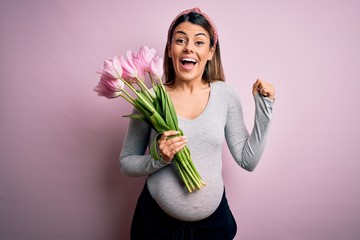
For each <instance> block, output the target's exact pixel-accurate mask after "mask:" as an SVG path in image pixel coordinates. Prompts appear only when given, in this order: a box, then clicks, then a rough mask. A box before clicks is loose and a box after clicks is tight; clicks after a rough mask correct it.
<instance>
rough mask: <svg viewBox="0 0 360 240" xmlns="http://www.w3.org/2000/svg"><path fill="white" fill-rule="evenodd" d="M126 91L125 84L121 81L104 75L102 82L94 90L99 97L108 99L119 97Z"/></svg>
mask: <svg viewBox="0 0 360 240" xmlns="http://www.w3.org/2000/svg"><path fill="white" fill-rule="evenodd" d="M123 90H124V82H123V81H122V80H120V79H115V78H110V77H108V76H107V75H102V76H101V78H100V82H99V83H98V85H97V86H96V87H95V88H94V91H95V92H97V94H98V96H103V97H106V98H116V97H119V96H120V94H121V92H122V91H123Z"/></svg>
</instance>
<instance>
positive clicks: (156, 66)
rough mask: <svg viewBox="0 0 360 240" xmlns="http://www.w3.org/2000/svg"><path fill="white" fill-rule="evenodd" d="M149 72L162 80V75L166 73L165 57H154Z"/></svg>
mask: <svg viewBox="0 0 360 240" xmlns="http://www.w3.org/2000/svg"><path fill="white" fill-rule="evenodd" d="M149 72H150V73H151V74H152V75H153V76H155V77H156V78H157V79H159V80H161V77H162V75H163V73H164V69H163V59H162V58H159V56H155V57H153V58H152V59H151V62H150V68H149Z"/></svg>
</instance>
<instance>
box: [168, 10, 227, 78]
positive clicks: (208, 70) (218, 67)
mask: <svg viewBox="0 0 360 240" xmlns="http://www.w3.org/2000/svg"><path fill="white" fill-rule="evenodd" d="M183 22H190V23H192V24H196V25H199V26H201V27H203V28H204V29H205V30H206V31H207V32H208V33H209V35H210V48H211V47H214V31H213V29H212V27H211V25H210V23H209V22H208V20H207V19H206V18H205V17H204V16H203V15H201V14H199V13H196V12H189V13H186V14H183V15H181V16H179V17H178V18H177V19H176V20H175V22H174V24H172V25H171V26H170V28H171V29H169V33H168V40H167V44H166V47H165V53H164V75H165V84H167V85H173V84H174V82H175V69H174V66H173V62H172V58H170V57H169V47H170V44H171V41H172V35H173V32H174V29H175V28H176V27H177V26H178V25H179V24H180V23H183ZM202 79H203V80H204V81H206V82H207V83H210V82H215V81H225V76H224V70H223V66H222V63H221V56H220V44H219V40H217V42H216V46H215V52H214V55H213V57H212V59H211V60H209V61H208V62H207V63H206V65H205V70H204V72H203V75H202Z"/></svg>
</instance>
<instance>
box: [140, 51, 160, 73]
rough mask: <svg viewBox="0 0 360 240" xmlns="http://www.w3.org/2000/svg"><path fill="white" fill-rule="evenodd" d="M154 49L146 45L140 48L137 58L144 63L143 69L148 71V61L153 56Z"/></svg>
mask: <svg viewBox="0 0 360 240" xmlns="http://www.w3.org/2000/svg"><path fill="white" fill-rule="evenodd" d="M155 53H156V50H155V49H154V48H151V49H149V48H148V47H147V46H142V47H141V48H140V51H139V54H138V56H137V57H138V58H139V59H140V60H141V61H142V62H143V63H144V66H145V71H147V72H150V62H151V61H152V59H153V57H154V56H155Z"/></svg>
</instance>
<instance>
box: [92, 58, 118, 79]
mask: <svg viewBox="0 0 360 240" xmlns="http://www.w3.org/2000/svg"><path fill="white" fill-rule="evenodd" d="M119 58H120V57H119V56H118V55H116V56H115V57H113V58H112V59H111V58H108V59H106V60H105V61H104V66H103V68H101V69H99V71H98V73H100V74H103V75H106V76H107V77H109V78H113V79H119V78H121V76H122V74H123V70H122V67H121V64H120V59H119Z"/></svg>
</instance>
